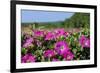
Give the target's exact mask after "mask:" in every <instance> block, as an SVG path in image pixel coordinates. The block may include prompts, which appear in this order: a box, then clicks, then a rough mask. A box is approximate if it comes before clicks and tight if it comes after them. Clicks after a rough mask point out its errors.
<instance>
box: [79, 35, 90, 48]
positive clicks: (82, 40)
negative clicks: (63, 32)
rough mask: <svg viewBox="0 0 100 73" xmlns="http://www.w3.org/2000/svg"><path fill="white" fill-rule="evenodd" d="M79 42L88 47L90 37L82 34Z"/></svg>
mask: <svg viewBox="0 0 100 73" xmlns="http://www.w3.org/2000/svg"><path fill="white" fill-rule="evenodd" d="M79 42H80V44H81V46H82V47H88V48H90V39H88V38H86V37H85V36H84V35H82V36H81V37H80V39H79Z"/></svg>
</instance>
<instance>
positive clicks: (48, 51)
mask: <svg viewBox="0 0 100 73" xmlns="http://www.w3.org/2000/svg"><path fill="white" fill-rule="evenodd" d="M21 33H22V34H21V47H22V48H21V62H22V63H32V62H51V61H53V62H55V61H71V60H88V59H90V23H89V14H88V13H75V14H74V15H73V16H72V17H71V18H70V19H66V20H65V21H59V22H42V23H40V22H33V23H22V27H21Z"/></svg>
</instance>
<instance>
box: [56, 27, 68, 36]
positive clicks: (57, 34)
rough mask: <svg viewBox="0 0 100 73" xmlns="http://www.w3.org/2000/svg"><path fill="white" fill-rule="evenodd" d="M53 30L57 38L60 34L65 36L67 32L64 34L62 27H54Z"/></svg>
mask: <svg viewBox="0 0 100 73" xmlns="http://www.w3.org/2000/svg"><path fill="white" fill-rule="evenodd" d="M54 32H55V33H56V38H59V37H61V36H63V37H66V36H67V34H66V32H65V30H64V29H63V28H62V29H56V30H55V31H54Z"/></svg>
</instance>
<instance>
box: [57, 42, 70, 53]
mask: <svg viewBox="0 0 100 73" xmlns="http://www.w3.org/2000/svg"><path fill="white" fill-rule="evenodd" d="M55 50H56V52H57V53H58V54H60V55H64V54H65V53H67V51H68V50H70V49H69V47H68V44H67V43H66V42H65V41H59V42H57V43H55Z"/></svg>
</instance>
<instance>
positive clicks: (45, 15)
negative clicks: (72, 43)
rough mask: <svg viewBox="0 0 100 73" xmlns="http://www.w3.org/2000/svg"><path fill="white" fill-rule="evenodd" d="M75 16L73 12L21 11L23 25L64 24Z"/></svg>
mask: <svg viewBox="0 0 100 73" xmlns="http://www.w3.org/2000/svg"><path fill="white" fill-rule="evenodd" d="M73 15H74V13H72V12H61V11H39V10H38V11H37V10H33V11H32V10H21V23H47V22H58V21H59V22H62V21H64V20H65V19H69V18H70V17H71V16H73Z"/></svg>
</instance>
